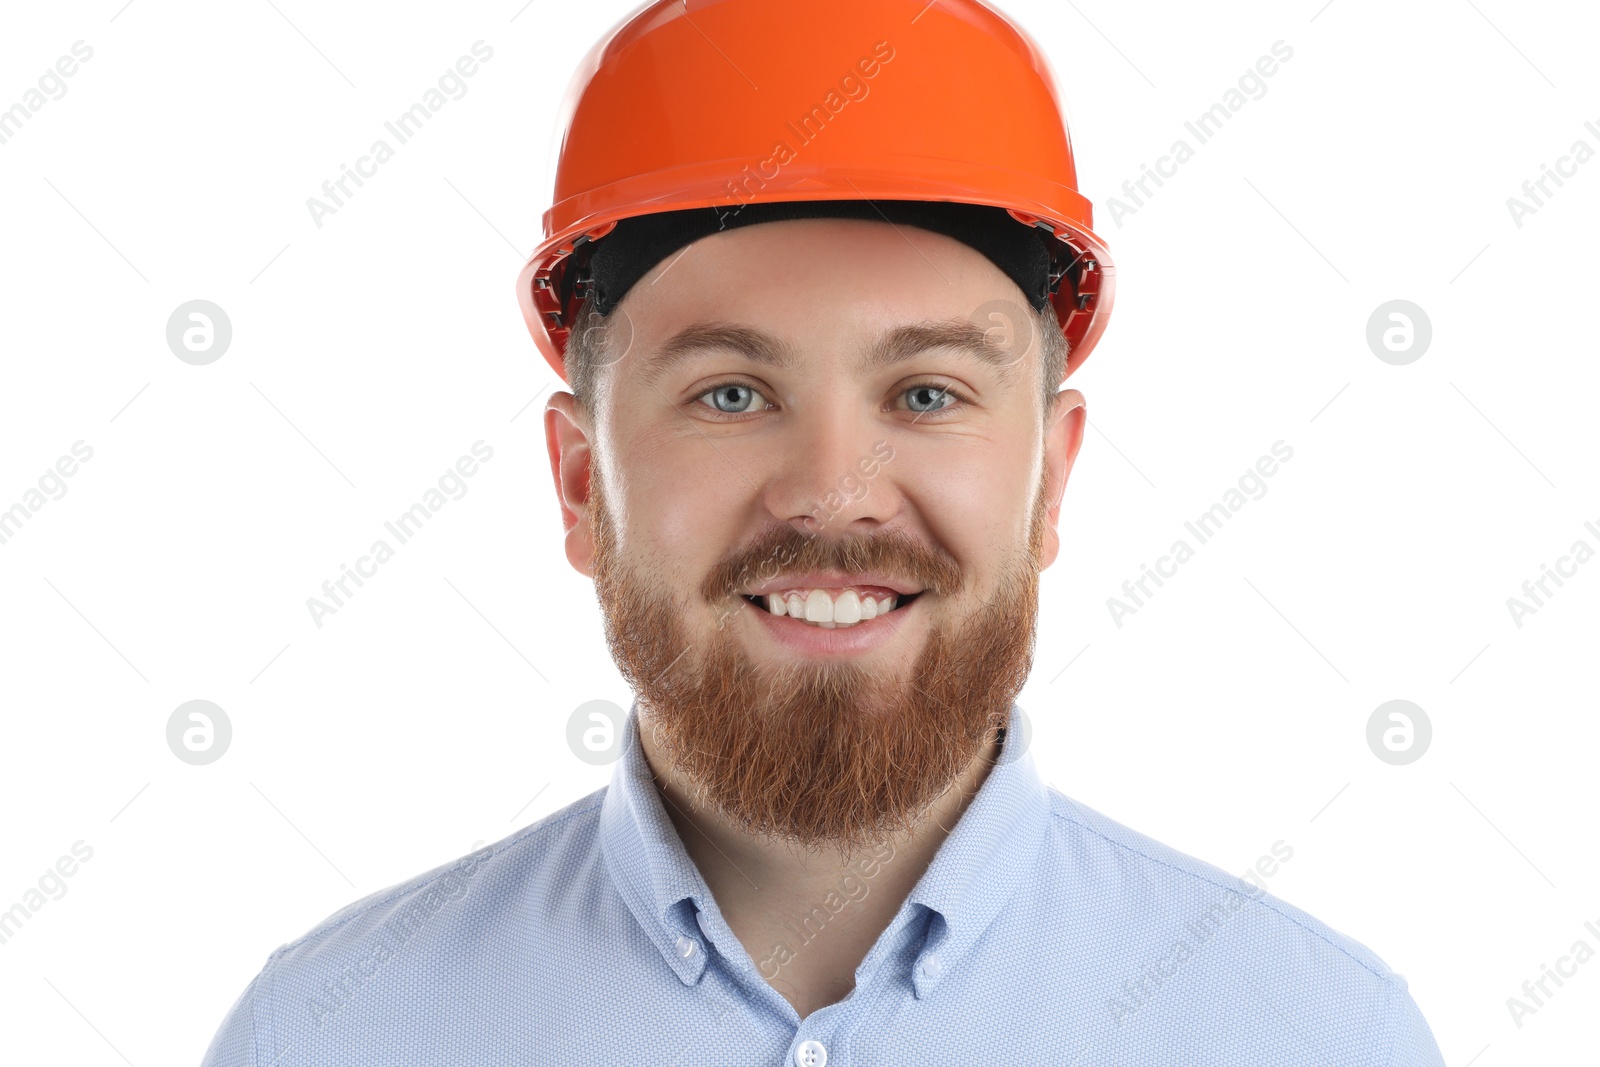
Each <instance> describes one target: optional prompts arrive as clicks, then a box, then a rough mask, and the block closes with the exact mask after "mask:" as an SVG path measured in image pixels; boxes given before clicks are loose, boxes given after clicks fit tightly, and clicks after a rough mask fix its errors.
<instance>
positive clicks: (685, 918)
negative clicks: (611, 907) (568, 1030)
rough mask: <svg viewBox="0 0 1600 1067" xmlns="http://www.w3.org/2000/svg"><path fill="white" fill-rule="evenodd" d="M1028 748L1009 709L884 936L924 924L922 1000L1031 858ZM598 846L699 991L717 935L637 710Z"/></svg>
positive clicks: (1033, 832) (713, 911) (1042, 795)
mask: <svg viewBox="0 0 1600 1067" xmlns="http://www.w3.org/2000/svg"><path fill="white" fill-rule="evenodd" d="M1028 741H1029V727H1028V721H1027V716H1026V715H1025V714H1024V713H1023V711H1022V709H1021V708H1020V707H1018V706H1016V705H1013V706H1012V708H1011V714H1010V718H1009V719H1008V722H1007V727H1006V734H1005V739H1004V742H1003V744H1002V746H1001V752H1000V759H999V761H998V762H997V763H996V764H995V766H994V767H993V768H992V769H991V770H990V771H989V774H988V776H987V777H986V778H985V779H984V782H983V785H982V786H981V787H980V788H979V790H978V792H977V794H976V795H975V796H974V797H973V799H972V801H971V802H970V803H969V804H968V805H967V808H966V810H965V811H964V812H962V815H961V818H960V819H959V820H957V822H956V826H955V829H954V830H952V831H951V832H950V834H949V836H948V837H946V838H945V840H944V842H943V843H942V844H941V845H940V847H939V850H938V852H937V853H936V854H935V855H934V858H933V862H932V863H931V864H930V865H929V867H928V869H927V871H925V872H924V873H923V876H922V878H921V879H920V880H919V881H918V882H917V884H916V885H915V886H914V887H913V888H912V890H911V893H910V895H909V896H908V897H907V898H906V902H905V905H903V906H902V908H901V909H900V912H899V914H898V915H897V916H896V918H895V920H894V921H893V922H892V923H891V924H890V927H889V930H891V931H894V930H899V929H902V928H903V927H905V926H906V925H907V924H908V923H910V922H911V921H912V920H913V919H914V918H915V916H914V915H913V914H912V913H913V912H916V911H917V909H918V906H920V908H922V909H925V911H926V913H927V914H928V916H929V920H930V921H929V923H928V925H927V931H928V934H927V939H926V941H925V943H924V944H923V946H922V948H921V950H920V952H919V953H918V954H917V956H916V958H915V959H914V961H913V964H912V974H911V981H912V985H913V989H914V990H915V992H916V995H917V996H918V997H919V998H921V997H923V996H924V995H926V993H927V992H928V990H929V989H931V988H932V987H933V986H935V985H937V984H938V982H939V981H940V979H941V978H942V977H944V976H946V975H948V974H949V973H950V972H951V970H952V969H954V968H955V967H958V966H959V965H960V964H961V962H962V960H963V959H964V958H965V957H966V955H967V953H968V952H969V951H970V950H971V949H972V947H973V945H974V944H975V943H976V942H977V941H978V939H979V938H980V937H981V936H982V935H983V933H984V931H985V930H987V929H988V928H989V926H990V924H991V923H992V922H993V921H994V919H995V917H996V916H997V915H998V914H999V912H1000V909H1001V908H1002V907H1004V906H1005V904H1006V902H1007V901H1009V900H1010V899H1011V898H1012V896H1014V895H1015V893H1016V891H1017V889H1018V888H1019V887H1020V886H1021V884H1022V882H1023V880H1024V879H1025V878H1026V877H1027V874H1028V872H1029V871H1030V870H1032V869H1033V867H1034V864H1035V861H1036V860H1037V858H1038V855H1039V851H1040V849H1041V848H1042V846H1043V843H1044V837H1045V832H1046V830H1047V828H1048V826H1049V813H1050V798H1049V793H1048V790H1047V788H1046V786H1045V784H1044V782H1043V780H1042V779H1041V778H1040V777H1039V774H1038V771H1037V769H1036V768H1035V766H1034V762H1033V757H1032V755H1031V754H1030V753H1029V752H1028ZM600 841H601V850H602V852H603V854H604V858H605V862H606V864H607V867H608V869H609V870H610V872H611V877H612V881H613V883H614V884H615V885H616V887H617V891H618V893H620V894H621V896H622V898H623V900H624V901H625V902H626V903H627V905H628V907H629V909H630V910H631V911H632V912H633V914H634V916H635V917H636V918H637V919H638V921H639V924H640V926H642V927H643V928H644V931H645V933H646V935H647V936H648V937H649V938H650V940H651V941H652V942H653V943H654V944H655V946H656V948H657V949H658V950H659V951H660V952H661V955H662V957H663V958H664V959H665V960H666V962H667V965H668V966H669V967H671V968H672V970H673V972H674V973H675V974H677V976H678V977H679V978H680V979H681V980H682V981H683V983H684V984H685V985H692V984H694V983H695V982H697V981H699V979H700V975H701V974H702V973H703V972H704V970H705V965H706V957H707V953H706V950H705V937H706V933H707V929H706V928H707V927H709V928H710V929H711V930H720V929H722V928H723V926H724V924H723V922H722V919H721V912H720V910H719V909H718V908H717V905H716V902H715V901H714V900H713V899H712V896H711V891H710V889H709V888H708V887H707V885H706V883H705V880H704V878H702V877H701V875H700V872H699V870H698V869H697V868H696V867H695V865H694V862H693V861H692V860H691V859H690V858H689V855H688V852H687V851H686V850H685V849H684V847H683V842H682V840H681V839H680V838H679V837H678V833H677V830H676V828H675V827H674V826H673V824H672V821H671V819H670V818H668V816H667V812H666V809H665V807H664V806H663V805H662V799H661V795H660V793H659V792H658V789H657V786H656V784H655V780H654V777H653V775H652V774H651V770H650V765H649V763H648V761H647V760H646V759H645V756H644V749H643V747H642V746H641V745H640V742H639V724H638V703H637V702H635V703H634V705H633V706H632V707H630V708H629V710H628V717H627V722H626V724H625V726H624V729H623V741H622V754H621V756H620V758H619V759H618V761H617V764H616V766H615V768H614V769H613V771H612V779H611V786H610V788H609V789H608V790H607V791H606V797H605V800H604V802H603V804H602V806H601V813H600ZM708 919H709V920H710V921H709V922H708V921H707V920H708Z"/></svg>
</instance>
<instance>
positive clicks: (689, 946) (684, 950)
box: [676, 934, 695, 959]
mask: <svg viewBox="0 0 1600 1067" xmlns="http://www.w3.org/2000/svg"><path fill="white" fill-rule="evenodd" d="M676 947H677V949H678V955H680V956H682V957H683V958H684V959H688V958H689V957H690V956H693V955H694V950H695V944H694V941H693V939H691V938H687V937H684V936H683V935H682V934H679V935H678V943H677V946H676Z"/></svg>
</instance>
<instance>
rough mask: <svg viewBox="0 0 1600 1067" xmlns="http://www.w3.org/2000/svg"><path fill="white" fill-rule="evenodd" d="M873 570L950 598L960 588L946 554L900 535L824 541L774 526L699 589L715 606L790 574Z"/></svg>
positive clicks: (899, 532) (957, 574)
mask: <svg viewBox="0 0 1600 1067" xmlns="http://www.w3.org/2000/svg"><path fill="white" fill-rule="evenodd" d="M809 570H838V571H844V572H845V573H847V574H853V573H860V572H863V571H870V572H872V573H875V574H880V575H885V576H888V577H891V578H896V579H900V580H903V581H907V582H911V583H913V584H916V585H919V586H921V587H922V588H923V589H925V590H927V591H929V592H933V593H938V594H943V595H951V594H954V593H956V592H957V591H959V590H960V588H961V584H962V583H961V567H960V565H959V564H957V563H956V561H955V559H954V558H953V557H952V556H951V555H950V554H949V553H948V552H946V551H944V550H943V549H941V548H938V547H936V546H930V545H926V544H923V543H922V542H921V541H919V540H917V539H916V538H914V537H912V536H911V535H910V534H908V533H906V532H904V531H902V530H896V531H893V532H891V533H882V534H872V535H870V536H850V537H842V538H823V537H821V536H818V535H815V534H804V533H801V532H800V531H799V530H797V529H795V528H794V527H793V526H790V525H781V526H775V527H773V528H772V529H770V530H768V531H767V532H766V533H764V534H762V535H761V536H760V537H758V538H756V540H755V541H753V542H752V543H751V544H749V545H748V546H746V547H744V548H741V549H737V550H735V551H734V552H733V553H731V554H730V555H728V556H727V557H726V558H725V559H723V560H722V561H720V562H719V563H717V565H716V566H715V567H713V568H712V569H711V572H710V573H709V574H708V575H706V580H705V582H704V584H702V586H701V587H700V593H701V595H702V596H703V597H704V598H705V599H706V600H708V601H711V602H713V603H715V602H717V601H721V600H724V599H726V598H728V597H730V596H733V595H734V594H736V593H738V592H739V591H740V590H741V589H743V588H745V587H746V586H749V585H753V584H755V583H756V582H762V581H767V580H769V579H772V578H776V577H777V576H778V575H780V574H783V573H785V572H788V571H809Z"/></svg>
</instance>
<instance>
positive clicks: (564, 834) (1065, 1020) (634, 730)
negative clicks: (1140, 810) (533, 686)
mask: <svg viewBox="0 0 1600 1067" xmlns="http://www.w3.org/2000/svg"><path fill="white" fill-rule="evenodd" d="M1022 737H1023V734H1022V727H1021V720H1020V715H1019V712H1018V710H1017V709H1016V708H1013V709H1012V716H1011V726H1010V727H1009V728H1008V729H1007V732H1006V740H1005V744H1004V747H1003V751H1002V756H1001V759H1000V762H999V763H998V764H997V765H996V766H995V767H994V768H993V769H992V770H991V771H990V772H989V775H988V777H987V778H986V779H985V781H984V783H983V786H982V788H981V789H980V790H979V791H978V793H977V795H976V796H975V798H974V799H973V800H972V802H971V804H970V805H969V806H968V808H967V810H966V811H965V812H964V813H963V814H962V816H961V818H960V820H959V821H958V822H957V824H956V827H955V829H954V830H953V831H952V832H951V833H950V835H949V837H947V838H946V839H945V841H944V843H943V845H942V846H941V847H940V849H939V851H938V853H937V854H936V855H935V857H934V859H933V862H932V864H931V865H930V866H929V868H928V869H927V871H926V872H925V873H924V874H923V876H922V878H921V879H920V880H919V881H918V882H917V884H916V886H915V888H914V889H912V891H911V894H910V896H909V897H908V898H907V899H906V900H905V902H904V903H903V904H902V905H901V907H900V909H899V911H898V912H897V913H896V915H895V917H894V919H893V921H892V922H891V923H890V924H889V926H888V928H887V929H886V930H884V931H883V933H882V935H881V936H879V938H878V939H877V942H876V943H875V944H874V945H873V946H872V949H871V950H870V951H869V952H868V953H867V955H866V958H865V959H864V960H863V961H862V963H861V965H860V967H858V968H857V969H856V972H855V981H856V985H855V989H854V991H852V992H851V993H849V994H848V995H847V996H845V997H844V998H843V999H842V1000H839V1001H838V1002H836V1003H833V1004H830V1005H828V1006H827V1007H823V1008H819V1009H817V1010H816V1011H813V1012H812V1013H811V1014H810V1015H808V1016H806V1017H805V1018H804V1019H802V1018H800V1017H799V1015H798V1014H797V1013H796V1012H795V1010H794V1008H793V1007H791V1006H790V1004H789V1002H788V1001H786V1000H784V999H783V997H782V996H780V995H779V994H778V992H777V991H776V990H775V989H773V988H772V987H771V986H770V985H768V984H767V982H766V980H765V979H763V977H762V971H763V969H764V970H765V971H766V973H768V974H773V973H774V972H775V971H776V970H778V969H779V960H780V959H781V957H778V958H777V959H774V958H769V957H766V956H765V955H764V958H763V959H762V960H759V961H758V960H756V959H752V957H751V956H750V954H749V953H748V952H746V950H745V949H744V947H743V946H742V945H741V944H740V942H739V940H738V939H737V938H736V937H735V936H734V934H733V931H732V930H730V929H729V928H728V924H727V923H726V922H725V921H724V920H723V917H722V912H721V911H720V910H719V909H718V907H717V902H716V901H715V900H713V899H712V897H711V893H710V891H709V890H708V889H707V888H706V883H705V881H704V880H703V879H702V878H701V876H700V873H699V871H698V870H697V869H696V867H695V866H694V864H693V862H692V861H691V860H690V859H689V857H688V854H687V853H686V852H685V851H684V848H683V845H682V843H681V841H680V840H679V838H678V836H677V833H676V831H675V830H674V829H673V826H672V823H671V822H670V821H669V819H668V817H667V814H666V810H665V809H664V807H663V806H662V802H661V798H660V796H659V794H658V793H657V790H656V786H655V785H654V783H653V781H652V780H651V777H650V772H649V766H648V764H647V763H646V761H645V758H644V754H643V751H642V750H641V748H640V747H639V735H638V722H637V705H636V706H635V707H634V709H632V710H630V712H629V714H628V718H627V722H626V725H625V736H624V742H623V750H622V755H621V758H620V759H619V760H618V762H617V763H616V765H615V767H614V768H613V774H612V780H611V784H610V785H609V786H607V787H606V788H604V789H600V790H598V791H597V792H595V793H593V794H591V795H589V796H587V797H585V798H583V799H582V800H579V801H577V802H576V803H573V804H571V805H569V806H567V807H566V808H563V809H562V810H560V811H557V812H555V813H554V814H551V815H549V816H546V817H545V818H543V819H540V820H539V821H538V822H536V823H534V824H533V825H531V826H528V827H525V828H524V829H522V830H519V831H517V832H516V833H515V834H512V835H511V836H510V837H508V838H506V839H505V840H503V841H500V842H498V843H496V844H494V845H490V846H488V847H486V848H484V849H481V850H479V851H478V852H475V853H472V854H471V855H469V856H467V857H464V858H463V859H461V860H458V861H456V862H454V863H451V864H446V865H444V866H442V867H439V868H436V869H434V870H432V871H429V872H428V873H426V874H423V875H421V876H419V877H416V878H413V879H411V880H410V881H408V882H405V883H403V884H401V885H397V886H393V887H391V888H389V889H385V890H383V891H381V892H378V893H374V894H372V895H371V896H369V897H367V898H366V899H364V900H360V901H357V902H356V903H354V904H351V905H349V906H348V907H346V908H344V909H343V910H341V911H339V912H337V913H335V914H334V915H332V916H330V917H329V918H328V919H327V920H326V921H324V922H322V923H320V924H319V925H318V926H317V927H316V928H315V929H313V930H312V931H311V932H310V933H308V934H306V935H305V936H304V937H301V938H299V939H298V940H296V941H292V942H290V943H289V944H286V945H284V946H282V947H281V948H279V949H278V950H277V951H275V952H273V953H272V955H271V956H270V957H269V958H268V959H267V962H266V965H265V966H264V967H263V968H262V970H261V972H260V973H259V974H258V975H257V976H256V977H255V979H254V980H253V981H252V982H251V983H250V985H249V987H248V988H246V989H245V991H244V993H243V994H242V995H241V996H240V997H239V999H238V1001H237V1002H236V1003H235V1004H234V1006H233V1008H232V1009H231V1011H230V1012H229V1014H228V1017H227V1019H226V1020H225V1021H224V1022H223V1024H222V1028H221V1030H219V1031H218V1033H217V1035H216V1038H215V1040H214V1041H213V1042H212V1045H211V1048H210V1049H209V1051H208V1052H207V1053H206V1058H205V1064H206V1065H208V1067H246V1065H248V1067H312V1065H318V1067H321V1065H329V1067H334V1065H337V1067H365V1065H378V1064H385V1065H390V1064H393V1065H399V1064H405V1065H407V1067H428V1065H439V1067H444V1065H450V1067H460V1065H468V1064H472V1065H476V1064H484V1065H496V1067H500V1065H507V1064H560V1065H576V1064H596V1065H604V1067H618V1065H631V1064H660V1065H662V1067H691V1065H705V1067H730V1065H745V1064H765V1065H771V1067H790V1065H798V1067H866V1065H869V1064H870V1065H894V1064H905V1065H908V1067H930V1065H935V1064H954V1065H962V1067H976V1065H985V1067H987V1065H990V1064H1000V1065H1011V1064H1051V1065H1060V1064H1073V1065H1078V1067H1098V1065H1106V1067H1110V1065H1133V1064H1140V1065H1162V1067H1165V1065H1172V1064H1183V1065H1186V1067H1198V1065H1204V1064H1215V1065H1218V1067H1222V1065H1226V1067H1239V1065H1241V1064H1243V1065H1258V1064H1270V1065H1273V1067H1283V1065H1289V1064H1305V1065H1307V1067H1311V1065H1315V1067H1345V1065H1349V1067H1356V1065H1361V1067H1402V1065H1404V1067H1414V1065H1438V1067H1442V1065H1443V1062H1444V1061H1443V1059H1442V1058H1441V1057H1440V1055H1439V1050H1438V1047H1437V1046H1436V1045H1435V1043H1434V1039H1433V1035H1432V1033H1431V1032H1430V1031H1429V1029H1428V1024H1427V1023H1426V1022H1425V1021H1424V1020H1423V1018H1422V1015H1421V1013H1420V1012H1419V1011H1418V1010H1417V1006H1416V1004H1415V1003H1414V1002H1413V1001H1412V998H1411V996H1410V994H1409V993H1408V992H1407V990H1406V983H1405V979H1404V978H1402V977H1401V976H1400V975H1398V974H1395V973H1394V972H1393V971H1391V970H1390V969H1389V968H1388V966H1387V965H1385V964H1384V962H1383V961H1382V960H1381V959H1379V958H1378V957H1377V956H1376V955H1374V954H1373V953H1372V952H1370V951H1368V950H1367V949H1366V948H1365V947H1363V946H1362V945H1360V944H1358V943H1356V942H1355V941H1352V940H1351V939H1349V938H1347V937H1345V936H1343V935H1341V934H1339V933H1336V932H1334V931H1333V930H1330V929H1329V928H1328V927H1326V926H1324V925H1323V924H1322V923H1321V922H1318V921H1317V920H1316V919H1314V918H1312V917H1311V916H1310V915H1307V914H1306V913H1305V912H1303V911H1300V910H1299V909H1298V908H1295V907H1293V906H1292V905H1289V904H1285V903H1284V902H1282V901H1280V900H1278V899H1276V898H1275V897H1273V896H1271V895H1270V894H1268V893H1265V892H1263V891H1261V890H1260V889H1257V888H1255V887H1253V886H1252V885H1251V884H1250V883H1248V882H1246V881H1245V880H1244V879H1242V878H1239V877H1236V876H1234V875H1231V874H1228V873H1226V872H1224V871H1221V870H1219V869H1217V868H1215V867H1212V866H1210V865H1209V864H1206V863H1203V862H1201V861H1199V860H1196V859H1192V858H1190V857H1188V856H1185V855H1183V854H1181V853H1179V852H1176V851H1174V850H1172V849H1170V848H1168V847H1166V846H1165V845H1162V844H1160V843H1159V842H1156V841H1153V840H1151V839H1150V838H1148V837H1144V836H1142V835H1140V834H1138V833H1135V832H1134V831H1132V830H1129V829H1127V828H1126V827H1123V826H1120V825H1118V824H1117V823H1115V822H1113V821H1111V820H1110V819H1108V818H1106V817H1105V816H1103V815H1100V814H1099V813H1097V812H1095V811H1092V810H1090V809H1088V808H1086V807H1084V806H1083V805H1081V804H1078V803H1076V802H1074V801H1072V800H1070V799H1068V798H1067V797H1066V796H1063V795H1062V794H1061V793H1059V792H1057V791H1056V790H1054V789H1052V788H1049V787H1048V786H1046V785H1045V783H1044V782H1043V781H1042V780H1041V779H1040V777H1039V775H1038V772H1037V770H1036V769H1035V767H1034V763H1033V760H1032V757H1031V756H1030V755H1028V754H1027V753H1026V752H1025V751H1022V745H1021V741H1022ZM888 862H893V860H892V858H891V859H890V860H889V861H888ZM878 869H879V868H876V867H874V866H873V865H872V861H870V860H862V861H861V866H860V868H859V869H858V870H857V872H856V873H855V874H853V875H851V876H849V877H850V880H849V881H841V886H840V890H839V891H838V892H834V893H829V894H828V895H827V896H826V897H825V898H824V899H823V900H821V901H819V902H818V904H817V907H816V908H815V909H814V910H813V911H812V913H811V915H810V916H797V917H796V922H795V923H794V924H793V925H792V937H791V940H792V942H793V943H792V944H789V943H787V942H786V945H787V947H788V949H789V950H792V951H794V952H796V953H799V952H804V951H805V946H804V939H805V938H806V937H807V936H816V935H817V934H818V933H819V932H820V929H821V928H822V927H824V926H825V925H826V923H827V921H828V920H829V918H830V917H831V915H833V914H837V913H838V911H840V910H842V909H843V908H846V907H850V906H852V903H853V902H854V901H856V900H859V899H861V895H862V894H863V893H864V892H865V893H870V892H871V891H872V886H871V879H872V875H873V874H875V873H876V872H877V870H878ZM858 876H859V877H858Z"/></svg>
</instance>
